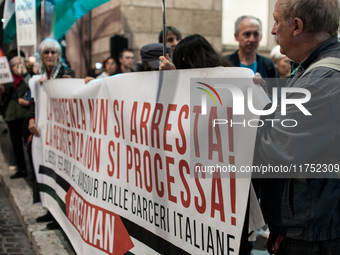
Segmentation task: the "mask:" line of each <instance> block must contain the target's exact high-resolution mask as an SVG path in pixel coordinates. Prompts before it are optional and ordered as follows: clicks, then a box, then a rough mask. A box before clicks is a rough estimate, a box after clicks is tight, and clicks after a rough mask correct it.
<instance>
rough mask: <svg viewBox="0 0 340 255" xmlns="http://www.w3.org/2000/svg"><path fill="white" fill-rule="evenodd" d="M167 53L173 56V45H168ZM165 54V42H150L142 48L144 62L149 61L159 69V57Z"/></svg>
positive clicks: (141, 55) (153, 66) (141, 54)
mask: <svg viewBox="0 0 340 255" xmlns="http://www.w3.org/2000/svg"><path fill="white" fill-rule="evenodd" d="M166 53H169V57H170V58H172V57H171V47H170V46H169V45H167V46H166ZM160 56H163V43H150V44H147V45H145V46H143V47H142V48H141V49H140V57H141V58H142V62H143V63H148V64H149V65H150V66H151V67H152V68H154V69H159V57H160Z"/></svg>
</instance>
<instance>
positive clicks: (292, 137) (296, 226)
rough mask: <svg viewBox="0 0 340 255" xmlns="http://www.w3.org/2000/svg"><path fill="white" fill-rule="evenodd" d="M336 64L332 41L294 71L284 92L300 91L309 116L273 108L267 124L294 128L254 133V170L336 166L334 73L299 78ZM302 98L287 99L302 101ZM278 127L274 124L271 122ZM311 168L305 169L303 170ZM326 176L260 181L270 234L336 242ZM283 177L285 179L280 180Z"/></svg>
mask: <svg viewBox="0 0 340 255" xmlns="http://www.w3.org/2000/svg"><path fill="white" fill-rule="evenodd" d="M326 57H336V58H340V44H339V42H338V40H337V38H336V37H333V38H330V39H328V40H326V41H325V42H323V43H322V44H321V45H319V46H318V47H317V48H316V49H315V50H314V51H313V52H312V53H311V54H310V55H309V56H308V58H307V59H305V60H304V61H303V62H302V63H301V64H300V65H299V67H298V69H297V70H296V72H294V73H295V75H294V77H292V78H291V79H290V81H289V83H288V87H296V88H305V89H307V90H309V91H310V92H311V99H310V100H309V101H308V102H306V103H304V104H303V105H304V107H305V108H306V109H307V110H308V111H309V112H310V113H311V114H312V116H305V115H304V114H303V113H302V112H301V111H300V110H299V109H297V108H296V107H295V105H288V106H287V115H286V116H282V115H281V109H280V107H278V109H277V111H276V112H275V113H274V116H272V117H271V118H273V119H279V120H280V121H282V120H283V119H295V120H296V121H297V122H298V125H297V126H296V127H294V128H286V127H283V126H282V125H274V127H272V126H271V125H266V126H263V127H261V128H259V130H258V134H257V141H256V146H255V157H254V164H257V165H260V164H265V165H268V164H270V165H272V166H273V165H281V164H282V165H286V166H290V165H292V166H293V167H294V166H296V167H297V169H299V166H300V165H304V164H326V165H325V166H326V167H328V166H329V165H330V164H332V166H337V167H339V164H340V84H339V81H340V72H338V71H336V70H333V69H329V68H326V67H317V68H315V69H313V70H311V71H308V73H306V74H305V76H304V77H302V78H300V77H301V75H302V74H303V73H304V71H305V70H306V69H307V68H308V67H309V66H310V65H311V64H312V63H314V62H316V61H318V60H320V59H323V58H326ZM303 97H304V95H303V94H302V93H298V94H297V93H291V94H288V96H287V98H303ZM277 123H279V121H278V122H277ZM309 166H311V165H309ZM329 175H330V173H329V172H328V173H327V172H326V173H320V174H319V175H313V178H308V175H307V176H306V177H305V178H295V179H288V178H287V179H283V178H280V179H278V178H276V179H263V180H261V187H262V190H261V203H262V208H263V213H264V216H265V218H266V220H267V222H268V224H269V228H270V231H271V232H273V233H274V234H276V235H281V236H286V237H289V238H293V239H299V240H306V241H323V240H330V239H335V238H339V237H340V179H339V177H338V175H337V174H334V175H333V178H325V177H328V176H329ZM281 177H285V176H281ZM286 177H288V176H286Z"/></svg>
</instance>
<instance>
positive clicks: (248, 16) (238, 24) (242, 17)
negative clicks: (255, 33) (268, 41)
mask: <svg viewBox="0 0 340 255" xmlns="http://www.w3.org/2000/svg"><path fill="white" fill-rule="evenodd" d="M246 18H249V19H256V20H257V21H258V22H259V23H260V32H261V33H262V22H261V20H260V19H259V18H256V17H254V16H250V15H243V16H241V17H239V18H238V19H237V20H236V21H235V29H234V31H235V33H236V34H237V33H238V32H239V31H240V23H241V21H242V20H244V19H246Z"/></svg>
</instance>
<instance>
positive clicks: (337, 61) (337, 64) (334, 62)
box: [299, 57, 340, 182]
mask: <svg viewBox="0 0 340 255" xmlns="http://www.w3.org/2000/svg"><path fill="white" fill-rule="evenodd" d="M317 67H326V68H330V69H333V70H335V71H338V72H340V58H334V57H328V58H324V59H321V60H319V61H317V62H315V63H313V64H311V65H310V66H309V67H308V68H307V69H306V71H305V72H304V73H303V74H302V75H301V76H300V77H299V79H301V78H302V77H303V76H305V74H307V73H308V72H309V71H310V70H312V69H314V68H317ZM325 157H326V158H327V160H328V161H329V162H330V163H331V164H336V165H339V164H340V162H339V160H338V159H337V158H336V157H334V156H327V155H325ZM336 174H337V176H338V178H339V179H340V171H338V172H336ZM299 180H300V181H302V182H303V181H304V180H305V174H304V173H300V174H299Z"/></svg>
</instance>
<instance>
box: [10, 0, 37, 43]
mask: <svg viewBox="0 0 340 255" xmlns="http://www.w3.org/2000/svg"><path fill="white" fill-rule="evenodd" d="M40 4H41V0H36V1H35V8H36V9H38V8H39V7H40ZM3 17H4V19H5V21H4V24H3V29H4V42H5V43H7V44H11V43H12V41H13V38H14V36H15V34H16V33H17V29H16V20H15V0H6V2H5V7H4V14H3Z"/></svg>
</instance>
